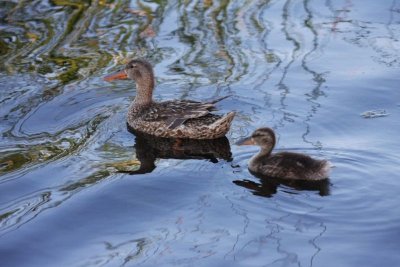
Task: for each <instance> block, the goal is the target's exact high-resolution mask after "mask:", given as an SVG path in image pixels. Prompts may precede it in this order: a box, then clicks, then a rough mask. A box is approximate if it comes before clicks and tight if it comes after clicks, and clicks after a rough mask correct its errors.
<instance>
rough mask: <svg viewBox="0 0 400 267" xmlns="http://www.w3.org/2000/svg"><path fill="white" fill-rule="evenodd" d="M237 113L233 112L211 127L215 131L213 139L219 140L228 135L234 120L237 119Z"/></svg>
mask: <svg viewBox="0 0 400 267" xmlns="http://www.w3.org/2000/svg"><path fill="white" fill-rule="evenodd" d="M235 114H236V112H234V111H231V112H228V113H227V114H226V115H224V116H222V117H221V118H220V119H218V120H216V121H215V122H214V123H213V124H211V125H210V128H211V129H212V130H213V133H214V135H213V138H219V137H223V136H224V135H226V133H227V132H228V131H229V129H230V128H231V124H232V120H233V118H234V117H235Z"/></svg>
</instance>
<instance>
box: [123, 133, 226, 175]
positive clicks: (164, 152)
mask: <svg viewBox="0 0 400 267" xmlns="http://www.w3.org/2000/svg"><path fill="white" fill-rule="evenodd" d="M129 131H130V132H131V133H133V134H134V135H135V136H136V144H135V146H134V147H135V149H136V157H137V159H138V161H140V168H139V169H138V170H135V171H122V172H124V173H129V174H144V173H150V172H152V171H153V170H154V169H155V168H156V165H155V161H156V159H208V160H210V161H211V162H213V163H217V162H218V159H223V160H226V161H232V153H231V147H230V145H229V140H228V138H226V137H222V138H218V139H211V140H195V139H175V138H161V137H155V136H152V135H147V134H143V133H139V132H136V131H133V130H132V129H129Z"/></svg>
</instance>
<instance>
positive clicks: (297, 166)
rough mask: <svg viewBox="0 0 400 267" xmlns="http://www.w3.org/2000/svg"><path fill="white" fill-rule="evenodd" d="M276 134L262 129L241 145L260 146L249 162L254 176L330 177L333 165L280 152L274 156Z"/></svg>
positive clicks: (324, 161) (321, 178)
mask: <svg viewBox="0 0 400 267" xmlns="http://www.w3.org/2000/svg"><path fill="white" fill-rule="evenodd" d="M275 144H276V138H275V133H274V131H273V130H272V129H270V128H260V129H257V130H256V131H254V133H253V134H252V135H251V137H249V138H247V139H245V140H242V141H241V142H240V143H239V145H258V146H260V147H261V150H260V152H259V153H258V154H256V155H255V156H253V157H252V158H251V159H250V161H249V170H250V171H251V172H253V173H254V174H258V175H262V176H267V177H276V178H282V179H297V180H323V179H325V178H327V177H328V176H329V171H330V168H331V164H330V162H329V161H327V160H318V159H314V158H311V157H310V156H308V155H305V154H300V153H293V152H279V153H275V154H272V153H271V152H272V150H273V148H274V147H275Z"/></svg>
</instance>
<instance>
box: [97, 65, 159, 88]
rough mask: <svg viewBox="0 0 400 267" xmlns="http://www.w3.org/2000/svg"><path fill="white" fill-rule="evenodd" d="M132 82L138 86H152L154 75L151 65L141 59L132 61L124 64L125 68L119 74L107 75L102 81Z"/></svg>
mask: <svg viewBox="0 0 400 267" xmlns="http://www.w3.org/2000/svg"><path fill="white" fill-rule="evenodd" d="M126 79H131V80H134V81H135V82H136V83H137V84H138V85H146V84H148V85H151V86H153V85H154V73H153V67H152V66H151V64H150V63H149V62H147V61H145V60H143V59H134V60H131V61H130V62H129V63H128V64H126V66H125V68H124V69H123V70H121V71H119V72H116V73H113V74H110V75H107V76H106V77H104V80H106V81H108V82H111V81H114V80H126Z"/></svg>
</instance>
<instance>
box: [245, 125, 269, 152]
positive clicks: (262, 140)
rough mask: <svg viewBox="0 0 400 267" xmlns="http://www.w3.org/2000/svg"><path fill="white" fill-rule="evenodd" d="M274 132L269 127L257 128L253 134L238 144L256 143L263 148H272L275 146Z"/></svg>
mask: <svg viewBox="0 0 400 267" xmlns="http://www.w3.org/2000/svg"><path fill="white" fill-rule="evenodd" d="M275 142H276V138H275V133H274V131H273V130H272V129H271V128H268V127H264V128H259V129H257V130H255V131H254V132H253V134H252V135H251V136H250V137H248V138H246V139H245V140H243V141H241V142H240V143H239V145H257V146H260V147H261V148H264V149H272V148H273V147H274V146H275Z"/></svg>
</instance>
